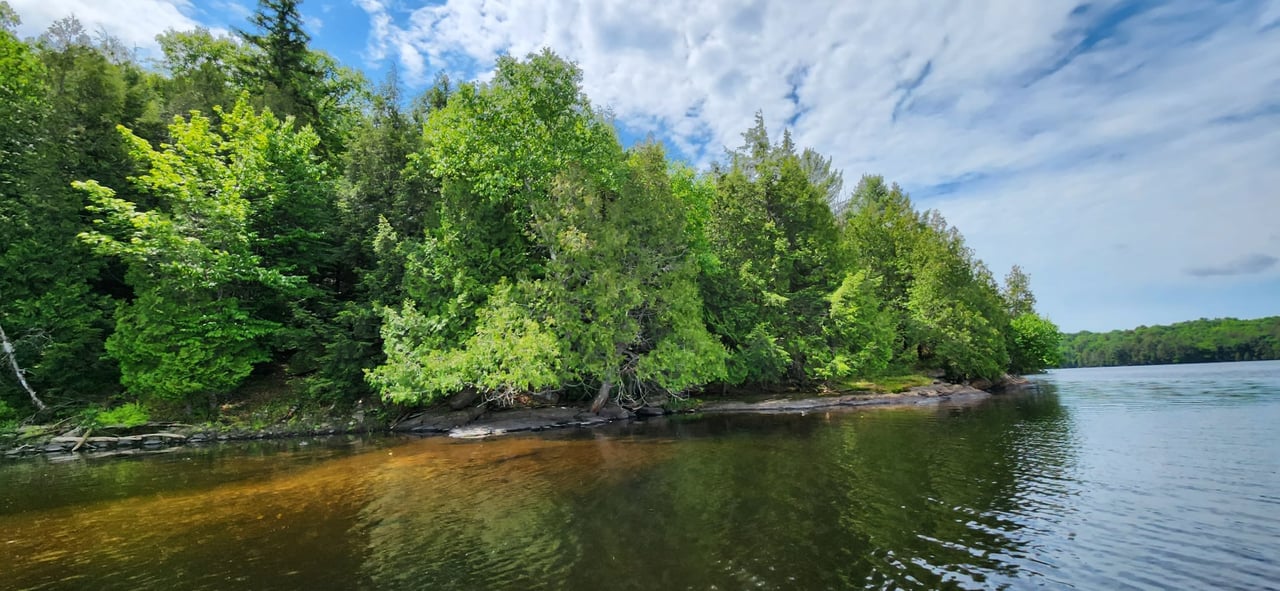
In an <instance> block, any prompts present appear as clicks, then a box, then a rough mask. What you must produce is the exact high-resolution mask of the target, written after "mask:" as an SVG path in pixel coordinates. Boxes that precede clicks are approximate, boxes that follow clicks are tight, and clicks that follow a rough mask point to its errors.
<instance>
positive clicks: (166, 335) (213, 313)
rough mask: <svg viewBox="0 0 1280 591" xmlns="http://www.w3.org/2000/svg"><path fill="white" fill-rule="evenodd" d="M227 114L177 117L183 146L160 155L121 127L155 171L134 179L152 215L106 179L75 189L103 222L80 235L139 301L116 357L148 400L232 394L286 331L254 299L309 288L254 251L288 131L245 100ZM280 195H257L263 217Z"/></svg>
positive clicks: (124, 318)
mask: <svg viewBox="0 0 1280 591" xmlns="http://www.w3.org/2000/svg"><path fill="white" fill-rule="evenodd" d="M222 118H223V124H222V126H221V133H218V132H217V131H215V130H214V129H213V128H212V125H211V122H210V120H209V119H208V118H206V117H203V116H201V115H198V114H197V115H192V116H191V118H190V120H183V119H181V118H178V119H175V120H174V122H173V124H172V125H171V126H170V128H169V133H170V136H171V137H172V138H173V144H169V145H165V146H164V147H163V148H162V149H161V150H156V149H154V148H152V147H151V145H150V144H149V143H148V142H147V141H146V140H143V139H142V138H139V137H137V136H136V135H133V134H132V133H131V132H129V131H128V130H127V129H125V128H121V129H120V133H121V135H122V137H124V138H125V140H126V141H127V142H128V144H129V145H130V147H131V148H132V154H133V157H134V158H136V159H137V161H138V162H139V163H141V164H142V165H143V166H144V167H145V169H146V171H147V172H146V173H145V174H143V175H141V176H138V177H136V178H135V179H134V181H133V182H134V183H135V184H136V185H137V186H138V188H139V189H140V190H141V191H143V192H145V193H146V194H147V195H148V196H149V197H150V198H151V199H152V200H153V202H154V203H155V204H156V206H155V208H153V209H149V210H140V209H139V208H138V206H137V204H135V203H132V202H129V201H126V200H124V199H121V198H119V197H117V196H116V194H115V192H114V191H112V190H111V189H109V188H107V187H104V186H102V185H101V184H99V183H98V182H96V181H88V182H84V183H77V188H79V189H81V190H83V191H84V192H86V193H87V194H88V195H89V197H90V199H91V200H92V201H93V203H94V205H93V207H92V208H91V210H92V211H93V212H95V213H97V214H98V215H99V218H98V219H97V220H96V228H97V229H95V230H94V231H91V232H86V233H84V234H82V239H83V240H84V241H85V242H86V243H88V244H90V245H92V246H93V247H94V248H95V249H96V250H97V251H98V252H99V253H101V254H103V255H106V256H112V257H118V258H120V259H122V260H123V261H124V263H125V264H126V266H127V268H128V274H127V276H126V281H127V282H128V283H129V285H130V286H131V287H132V288H133V289H134V291H135V293H136V294H137V295H136V298H135V299H134V300H133V301H131V302H127V303H123V304H121V306H120V309H119V310H118V312H117V319H116V331H115V333H113V334H112V335H111V337H110V338H109V339H108V340H107V351H108V353H109V354H110V355H111V356H112V357H113V358H115V359H117V360H119V361H120V364H121V381H122V383H123V384H124V385H125V386H126V387H127V388H129V390H130V391H131V392H133V393H134V394H136V395H139V396H141V397H144V398H158V399H167V400H179V401H187V402H191V401H193V400H195V399H197V398H199V397H201V396H208V397H209V400H210V401H211V402H214V401H216V399H217V396H218V395H221V394H224V393H226V392H229V391H230V390H232V389H234V388H235V387H236V386H237V385H239V383H240V382H241V381H242V380H243V379H244V378H245V377H246V376H248V374H249V372H250V371H251V370H252V369H253V367H254V365H255V364H257V363H261V362H263V361H266V360H267V359H269V357H270V355H269V350H268V345H267V340H266V337H268V336H271V335H273V334H274V333H275V332H276V331H278V330H279V328H280V324H279V323H278V322H274V321H270V320H267V319H264V318H262V317H261V316H257V315H254V314H253V313H251V312H252V310H253V309H254V308H255V307H256V306H255V304H259V303H260V302H261V300H262V299H263V295H262V294H263V293H264V292H265V293H272V292H280V291H289V290H291V289H295V288H296V286H297V285H298V284H299V283H301V281H302V277H301V276H299V275H288V274H286V273H284V272H282V270H281V269H286V270H294V271H299V270H300V271H305V270H303V269H297V267H296V266H291V265H281V264H280V262H279V261H276V264H277V265H278V266H277V267H271V266H268V264H266V263H265V261H264V257H263V256H261V255H259V254H258V253H255V252H254V250H255V249H254V246H255V244H254V238H255V236H254V232H253V223H254V215H253V214H254V208H253V204H252V203H251V202H250V196H249V195H248V194H247V193H249V192H250V191H253V190H254V189H261V188H262V187H263V186H264V185H265V186H270V184H271V182H270V179H269V178H265V177H267V175H268V174H269V173H270V171H269V170H267V169H269V168H274V167H271V166H269V163H270V159H268V158H264V156H265V155H266V154H267V153H269V152H270V151H271V149H272V146H270V144H271V143H272V136H273V135H274V136H275V139H277V140H287V139H289V137H288V136H289V135H290V131H289V129H288V126H281V125H280V124H279V123H278V122H277V121H276V120H275V118H274V117H272V116H271V115H270V113H264V114H262V115H257V114H255V113H254V112H253V111H252V109H251V108H249V106H248V105H247V104H246V103H245V102H244V101H241V102H240V103H238V104H237V106H236V108H235V109H234V110H233V111H232V112H230V113H225V112H224V113H222ZM273 132H276V133H274V134H273ZM282 136H283V137H282ZM312 137H313V138H314V136H312ZM298 141H299V142H301V143H302V144H303V145H306V144H308V143H310V144H312V145H313V144H314V139H312V140H310V141H308V140H307V139H305V137H304V138H302V139H299V140H298ZM264 144H267V145H264ZM278 148H279V149H282V150H284V151H288V148H287V147H283V146H280V147H278ZM290 180H296V179H290ZM275 197H277V195H275V194H269V195H268V196H266V197H264V196H262V195H258V196H257V198H258V200H259V203H258V205H259V208H260V210H261V211H268V210H269V209H270V205H269V204H268V203H263V202H262V201H263V200H264V199H272V198H275ZM281 200H282V201H283V200H284V199H281Z"/></svg>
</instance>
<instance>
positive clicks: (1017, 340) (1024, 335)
mask: <svg viewBox="0 0 1280 591" xmlns="http://www.w3.org/2000/svg"><path fill="white" fill-rule="evenodd" d="M1010 329H1011V330H1010V334H1011V335H1012V336H1011V338H1010V344H1009V371H1010V372H1012V373H1016V374H1025V373H1035V372H1039V371H1043V370H1045V369H1046V368H1050V367H1057V366H1058V363H1059V362H1060V360H1061V354H1060V352H1059V347H1060V346H1061V341H1062V333H1061V332H1059V330H1058V326H1057V325H1055V324H1054V323H1052V322H1050V321H1049V320H1048V319H1046V318H1043V317H1041V316H1040V315H1038V314H1036V313H1035V312H1027V313H1023V314H1019V315H1018V316H1015V317H1014V318H1013V321H1012V322H1010Z"/></svg>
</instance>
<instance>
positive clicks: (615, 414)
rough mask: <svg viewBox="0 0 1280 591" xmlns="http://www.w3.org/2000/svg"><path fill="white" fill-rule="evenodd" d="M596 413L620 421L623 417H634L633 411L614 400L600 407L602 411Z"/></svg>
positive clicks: (604, 417) (607, 418)
mask: <svg viewBox="0 0 1280 591" xmlns="http://www.w3.org/2000/svg"><path fill="white" fill-rule="evenodd" d="M596 415H598V416H600V417H601V418H603V419H606V420H610V421H619V420H623V419H629V418H631V417H632V414H631V411H629V410H627V409H625V408H622V407H621V406H618V405H617V404H614V403H612V402H610V403H609V404H606V405H604V406H603V407H602V408H601V409H600V412H598V413H596Z"/></svg>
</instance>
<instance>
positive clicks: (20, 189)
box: [0, 32, 117, 407]
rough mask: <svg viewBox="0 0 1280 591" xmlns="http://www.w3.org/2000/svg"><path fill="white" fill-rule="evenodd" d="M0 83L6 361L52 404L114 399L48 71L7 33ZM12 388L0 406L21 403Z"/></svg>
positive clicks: (11, 385)
mask: <svg viewBox="0 0 1280 591" xmlns="http://www.w3.org/2000/svg"><path fill="white" fill-rule="evenodd" d="M0 80H3V83H0V103H2V104H4V105H5V107H4V108H3V109H0V317H2V318H3V319H4V323H5V325H6V328H7V330H8V334H9V335H10V336H11V342H10V345H11V346H12V348H13V352H12V353H11V354H10V357H11V361H12V362H14V363H16V364H18V365H19V366H21V367H22V368H23V369H24V379H25V380H27V381H29V386H30V387H31V389H32V390H35V391H38V392H40V393H41V397H42V399H43V401H45V402H47V403H49V404H50V405H54V406H57V405H61V404H64V403H69V402H75V401H78V400H83V398H85V397H86V396H93V397H97V396H107V395H110V394H111V393H112V392H113V391H114V388H112V387H111V386H110V384H113V383H115V382H116V381H117V376H116V375H115V369H114V366H113V364H112V363H110V362H105V361H103V360H102V359H101V358H102V356H103V353H102V351H103V340H104V338H105V335H104V332H105V330H106V329H107V327H108V319H107V314H108V308H109V307H108V305H107V302H106V301H105V298H103V297H102V296H101V295H100V294H97V293H95V292H94V291H93V289H92V284H93V283H95V282H96V279H97V274H98V270H99V269H100V268H101V265H100V262H99V261H97V260H95V259H94V258H93V257H92V255H91V253H90V252H89V249H87V248H85V247H84V246H83V245H81V244H79V243H78V241H77V240H76V234H77V233H78V232H79V231H80V230H81V225H80V224H81V214H82V211H83V202H82V200H81V198H80V196H79V195H78V194H77V193H75V192H73V191H71V188H70V186H69V185H68V183H69V181H70V180H71V179H70V178H68V176H67V173H66V169H65V168H64V167H66V166H67V163H66V162H65V161H64V158H63V156H64V154H65V152H64V150H65V149H67V145H66V144H65V143H63V142H64V141H65V140H63V138H64V137H65V136H61V135H59V133H60V131H61V130H60V129H59V128H58V126H57V125H56V119H57V118H56V114H55V113H54V110H53V105H52V104H51V100H50V94H51V89H50V86H49V83H48V80H49V76H48V71H47V69H46V67H45V66H44V64H43V63H42V62H41V61H40V60H39V59H38V57H37V55H35V54H34V53H33V52H32V51H31V49H30V48H29V47H28V46H27V45H25V44H23V43H21V42H20V41H18V40H17V39H16V38H15V37H13V35H12V34H10V33H8V32H0ZM17 385H18V384H17V383H16V382H13V381H9V380H4V381H0V400H8V401H10V402H13V403H14V404H15V405H18V407H21V406H22V405H25V403H26V399H28V398H29V396H28V395H27V392H21V391H19V390H18V389H17V388H16V386H17ZM24 389H25V388H24ZM33 402H34V401H33ZM37 406H38V405H37Z"/></svg>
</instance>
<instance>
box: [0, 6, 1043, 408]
mask: <svg viewBox="0 0 1280 591" xmlns="http://www.w3.org/2000/svg"><path fill="white" fill-rule="evenodd" d="M297 5H298V2H297V0H261V1H260V2H259V6H258V10H257V12H256V13H255V14H254V16H253V17H252V18H251V19H250V25H251V27H250V29H249V30H246V31H240V32H238V33H237V34H236V36H234V37H225V36H220V35H217V34H215V33H213V32H211V31H208V30H203V29H197V30H194V31H184V32H178V31H170V32H167V33H164V34H163V35H160V36H159V38H158V40H159V45H160V48H161V50H162V51H163V56H162V57H161V58H160V59H159V60H158V61H156V62H154V63H148V64H145V65H144V64H141V63H139V62H138V61H137V60H135V59H134V57H133V56H132V54H131V53H130V52H129V51H127V50H124V49H123V48H121V46H120V44H119V42H118V41H115V40H113V39H111V38H109V37H103V36H98V37H92V36H90V35H89V34H87V33H86V32H85V31H84V29H83V27H82V26H81V25H80V24H79V22H77V21H76V20H75V19H74V18H68V19H64V20H61V21H58V22H56V23H54V25H53V26H52V27H50V28H49V30H48V31H47V32H46V33H44V34H43V35H41V36H39V37H38V38H34V39H28V40H26V41H22V40H19V39H17V38H16V37H15V36H14V34H13V30H14V25H15V24H16V23H17V15H16V14H15V13H14V12H13V11H12V10H10V9H9V7H8V6H7V5H6V4H4V3H3V2H0V25H2V28H3V32H0V81H3V83H2V84H0V104H2V105H4V108H3V109H0V325H2V326H3V328H4V330H5V331H7V332H6V334H7V335H8V336H9V339H10V340H12V342H13V344H12V353H11V354H9V353H6V355H7V356H8V357H9V358H10V361H13V362H15V363H14V364H15V365H16V366H18V367H20V368H21V369H20V370H19V372H20V373H21V375H22V376H24V377H25V378H26V381H27V382H28V383H29V385H30V386H31V387H32V388H33V390H34V392H36V393H38V394H39V396H41V397H42V399H43V400H44V401H45V402H48V403H50V406H52V407H53V408H55V409H58V408H61V409H66V408H73V407H75V406H76V405H81V406H83V405H86V404H90V405H104V404H113V403H119V402H140V403H142V404H144V405H147V406H150V407H152V408H155V409H160V410H161V411H163V412H167V413H171V414H182V413H187V414H190V413H197V414H198V413H202V412H210V409H216V408H217V407H218V405H219V404H221V403H225V402H226V401H228V400H231V399H233V398H235V397H236V396H237V395H238V393H239V392H240V391H241V389H242V388H243V387H244V385H245V384H246V383H252V382H253V381H254V380H255V379H259V378H262V377H263V376H268V375H271V376H280V375H283V376H284V377H285V379H286V380H287V385H288V389H289V392H290V394H289V395H291V396H296V397H297V398H298V399H299V400H300V401H308V400H310V401H318V402H323V403H326V404H328V403H332V402H340V401H354V400H356V399H359V398H364V397H367V396H370V395H378V396H381V397H383V398H384V399H386V400H389V401H395V402H404V403H412V404H419V403H426V402H430V401H432V400H434V399H436V398H438V397H441V396H446V395H449V394H452V393H455V392H460V391H464V390H468V389H472V390H476V391H478V392H480V393H481V394H483V396H484V397H485V398H486V399H488V400H491V401H495V402H499V403H516V402H518V401H521V400H526V399H528V397H530V396H533V395H539V394H547V393H556V394H558V395H563V396H567V397H579V398H593V399H595V400H596V401H597V402H602V401H606V400H610V399H613V400H619V401H623V402H634V401H638V400H642V399H644V398H645V397H647V396H649V395H651V394H654V393H663V394H667V393H676V394H679V393H685V392H692V391H697V390H699V389H701V388H705V387H707V386H709V385H729V386H759V385H775V384H788V385H802V386H803V385H816V384H818V383H821V382H824V381H840V380H846V379H854V378H868V377H871V378H873V377H875V376H878V375H882V374H885V373H887V372H906V371H921V370H939V371H942V372H945V373H946V374H947V375H948V376H950V377H952V378H954V379H970V378H994V377H997V376H999V375H1001V374H1002V373H1003V372H1006V371H1013V372H1028V371H1036V370H1039V369H1041V368H1043V367H1047V366H1051V365H1052V364H1053V363H1054V362H1055V359H1054V357H1055V356H1056V354H1057V351H1058V347H1057V338H1058V332H1057V328H1056V326H1054V325H1053V324H1052V323H1051V322H1049V321H1048V320H1046V319H1044V318H1043V317H1041V316H1039V315H1038V314H1036V312H1035V310H1034V302H1035V299H1034V296H1033V295H1032V294H1031V291H1030V288H1029V285H1028V280H1027V277H1026V275H1025V274H1023V273H1022V272H1021V270H1019V269H1017V268H1016V267H1015V268H1014V269H1013V270H1012V271H1011V272H1010V274H1009V276H1008V277H1007V278H1006V281H1005V282H1004V285H1003V286H1002V285H1000V284H999V283H998V282H997V281H996V279H995V278H994V277H993V275H992V273H991V272H990V271H989V270H988V269H987V267H986V266H985V265H984V264H983V263H982V261H980V260H979V259H977V258H976V257H975V256H974V254H973V252H972V251H971V250H970V249H969V248H968V247H967V246H966V245H965V243H964V239H963V237H962V236H961V235H960V233H959V231H958V230H956V229H955V228H954V227H952V226H950V225H948V224H947V223H946V221H945V220H944V219H943V218H942V216H940V215H939V214H938V213H937V212H936V211H920V210H918V209H917V208H916V207H915V206H914V205H913V204H912V202H911V200H910V198H909V197H908V196H907V195H906V194H905V193H904V192H903V191H902V189H901V188H899V187H898V186H896V185H892V184H889V183H886V182H885V181H884V180H883V179H881V178H880V177H875V176H868V177H864V178H862V180H861V181H860V182H859V183H857V185H856V186H855V187H854V189H853V190H852V191H851V192H849V193H846V192H844V188H843V182H842V177H841V173H840V172H839V171H836V170H833V169H832V167H831V160H830V159H829V158H825V157H823V156H821V155H819V154H817V153H816V152H814V151H813V150H809V149H800V148H798V147H796V146H795V145H794V144H793V143H792V140H791V137H790V134H789V133H788V134H784V135H783V137H782V138H781V139H780V140H777V141H775V140H774V139H771V138H769V137H768V135H767V133H766V131H765V122H764V120H763V118H762V117H759V116H757V118H756V121H755V123H754V125H753V126H752V127H751V128H750V129H749V130H748V131H747V132H746V133H745V134H744V143H743V145H742V146H741V147H739V148H736V149H733V150H730V151H729V152H728V153H727V154H726V155H725V157H724V159H723V161H721V162H720V163H718V164H716V165H715V166H714V167H712V168H711V169H710V170H708V171H695V170H692V169H691V168H689V167H687V166H685V165H683V164H680V163H678V162H673V161H671V160H669V159H668V158H667V157H666V155H665V154H664V152H663V149H662V148H661V146H660V145H658V144H655V143H644V144H641V145H637V146H634V147H631V148H624V147H623V146H622V145H621V143H620V142H619V140H618V137H617V133H616V131H615V130H614V128H613V125H612V124H611V122H610V120H609V119H608V117H607V115H606V114H605V112H603V111H601V110H600V109H598V108H596V107H595V106H593V105H592V104H591V103H590V102H589V101H588V100H587V98H586V97H585V96H584V94H583V93H582V90H581V84H580V81H581V72H580V71H579V70H578V68H577V67H576V66H575V65H574V64H572V63H569V62H566V61H564V60H562V59H560V58H559V57H557V56H555V55H554V54H552V53H551V52H549V51H544V52H542V53H537V54H532V55H529V56H528V57H526V58H524V59H516V58H512V57H503V58H501V59H499V60H498V63H497V67H496V69H495V74H494V76H493V78H492V79H491V80H490V81H488V82H484V83H464V84H456V85H455V84H453V83H451V82H450V81H449V80H448V79H447V78H445V77H441V78H439V79H438V80H437V81H436V83H435V84H433V85H432V86H431V87H430V88H429V89H427V90H426V91H425V92H423V93H422V94H421V95H420V96H417V97H414V98H412V99H407V98H406V97H404V96H402V91H401V87H400V84H399V82H398V81H397V79H396V77H395V74H394V71H393V72H392V74H391V76H389V78H388V79H387V81H386V83H385V84H383V85H381V86H380V87H378V88H374V87H372V86H371V85H370V84H368V83H367V82H366V81H365V80H364V79H363V77H362V76H361V75H360V74H358V73H357V72H354V71H352V70H349V69H346V68H343V67H341V66H339V65H338V64H337V63H336V62H335V61H334V60H333V59H332V58H330V57H329V56H327V55H325V54H324V53H321V52H318V51H315V50H313V49H311V48H310V47H309V44H308V43H309V40H308V37H307V34H306V32H305V31H304V30H303V28H302V26H301V17H300V14H299V12H298V6H297ZM13 373H14V372H6V374H5V375H3V376H0V404H3V405H4V407H2V408H0V411H3V410H4V409H9V411H10V412H11V413H13V412H17V410H19V409H21V410H23V411H24V412H25V411H26V410H29V407H30V405H31V404H33V400H34V398H33V397H32V396H29V395H28V394H29V392H27V391H25V390H24V389H23V388H22V387H21V385H20V384H19V381H18V380H16V379H14V378H15V376H14V375H13Z"/></svg>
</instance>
